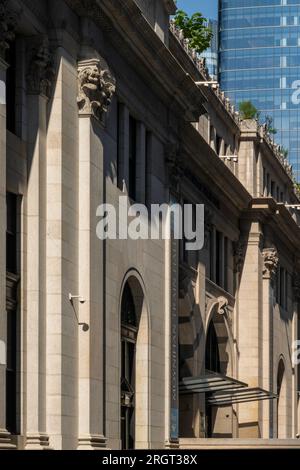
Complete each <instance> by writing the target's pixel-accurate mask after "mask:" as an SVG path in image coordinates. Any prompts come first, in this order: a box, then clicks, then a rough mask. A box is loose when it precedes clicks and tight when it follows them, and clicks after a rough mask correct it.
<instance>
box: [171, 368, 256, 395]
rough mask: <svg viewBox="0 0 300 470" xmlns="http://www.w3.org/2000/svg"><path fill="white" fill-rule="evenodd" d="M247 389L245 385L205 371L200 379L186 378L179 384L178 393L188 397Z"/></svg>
mask: <svg viewBox="0 0 300 470" xmlns="http://www.w3.org/2000/svg"><path fill="white" fill-rule="evenodd" d="M241 388H247V384H246V383H244V382H240V381H239V380H235V379H232V378H230V377H227V376H226V375H222V374H217V373H216V372H211V371H205V375H202V376H200V377H186V378H184V379H182V380H181V382H180V384H179V393H180V394H181V395H188V394H193V393H213V392H218V391H225V390H227V391H232V390H239V389H241Z"/></svg>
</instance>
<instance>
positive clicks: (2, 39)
mask: <svg viewBox="0 0 300 470" xmlns="http://www.w3.org/2000/svg"><path fill="white" fill-rule="evenodd" d="M16 20H17V16H16V13H15V12H14V11H12V10H11V9H10V8H9V5H8V1H7V0H1V1H0V25H1V27H0V154H1V160H0V217H1V223H2V230H1V234H0V266H1V268H0V285H1V288H0V311H1V315H0V343H1V344H0V348H1V350H2V351H3V353H4V354H3V355H4V356H6V341H7V338H6V331H7V319H6V288H5V286H6V233H5V226H6V222H5V221H6V70H7V67H8V64H7V63H6V62H5V60H4V59H5V52H6V50H7V49H9V45H10V41H12V40H13V39H14V37H15V32H14V31H15V26H16ZM11 448H14V446H12V444H11V442H10V436H9V433H8V432H7V430H6V357H2V360H1V361H0V449H11Z"/></svg>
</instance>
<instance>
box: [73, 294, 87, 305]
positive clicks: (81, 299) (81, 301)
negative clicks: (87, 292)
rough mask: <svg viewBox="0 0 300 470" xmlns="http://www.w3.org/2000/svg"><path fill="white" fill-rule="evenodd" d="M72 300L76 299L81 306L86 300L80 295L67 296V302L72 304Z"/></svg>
mask: <svg viewBox="0 0 300 470" xmlns="http://www.w3.org/2000/svg"><path fill="white" fill-rule="evenodd" d="M74 299H78V300H79V302H80V303H81V304H84V303H85V302H86V300H85V299H84V298H83V297H82V296H81V295H72V294H69V301H70V302H73V300H74Z"/></svg>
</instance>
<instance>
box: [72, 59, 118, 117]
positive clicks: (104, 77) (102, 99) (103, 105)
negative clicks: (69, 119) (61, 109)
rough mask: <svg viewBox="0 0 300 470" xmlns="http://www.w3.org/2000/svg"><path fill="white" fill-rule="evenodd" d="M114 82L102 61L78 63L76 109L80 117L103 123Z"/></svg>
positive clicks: (93, 60)
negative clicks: (92, 117) (91, 117)
mask: <svg viewBox="0 0 300 470" xmlns="http://www.w3.org/2000/svg"><path fill="white" fill-rule="evenodd" d="M115 90H116V80H115V78H114V76H113V75H112V73H111V71H110V69H109V67H108V65H107V63H106V62H105V60H104V59H91V60H83V61H81V62H79V63H78V98H77V103H78V108H79V114H80V115H86V116H94V117H95V118H96V119H98V120H99V121H101V122H102V123H104V121H105V116H106V114H107V112H108V109H109V106H110V104H111V100H112V97H113V94H114V93H115Z"/></svg>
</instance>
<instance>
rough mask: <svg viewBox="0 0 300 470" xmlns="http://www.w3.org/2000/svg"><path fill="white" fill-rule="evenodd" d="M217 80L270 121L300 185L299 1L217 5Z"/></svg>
mask: <svg viewBox="0 0 300 470" xmlns="http://www.w3.org/2000/svg"><path fill="white" fill-rule="evenodd" d="M219 28H220V34H219V40H220V46H219V73H220V76H219V80H220V83H221V87H222V89H223V90H224V91H225V92H226V94H227V95H228V96H229V97H230V98H231V99H232V101H234V102H235V103H236V104H238V103H240V102H241V101H245V100H250V101H252V103H253V104H254V105H255V106H256V108H257V109H258V110H259V111H261V118H262V120H263V118H264V116H265V115H269V116H272V117H273V119H274V127H275V128H276V129H277V134H276V136H275V140H276V141H277V142H278V143H280V144H281V145H283V146H284V147H285V148H287V149H288V151H289V157H288V158H289V160H290V163H291V164H292V165H293V168H294V172H295V176H296V177H297V179H298V181H300V91H298V90H300V81H299V80H300V0H297V1H296V0H219Z"/></svg>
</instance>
